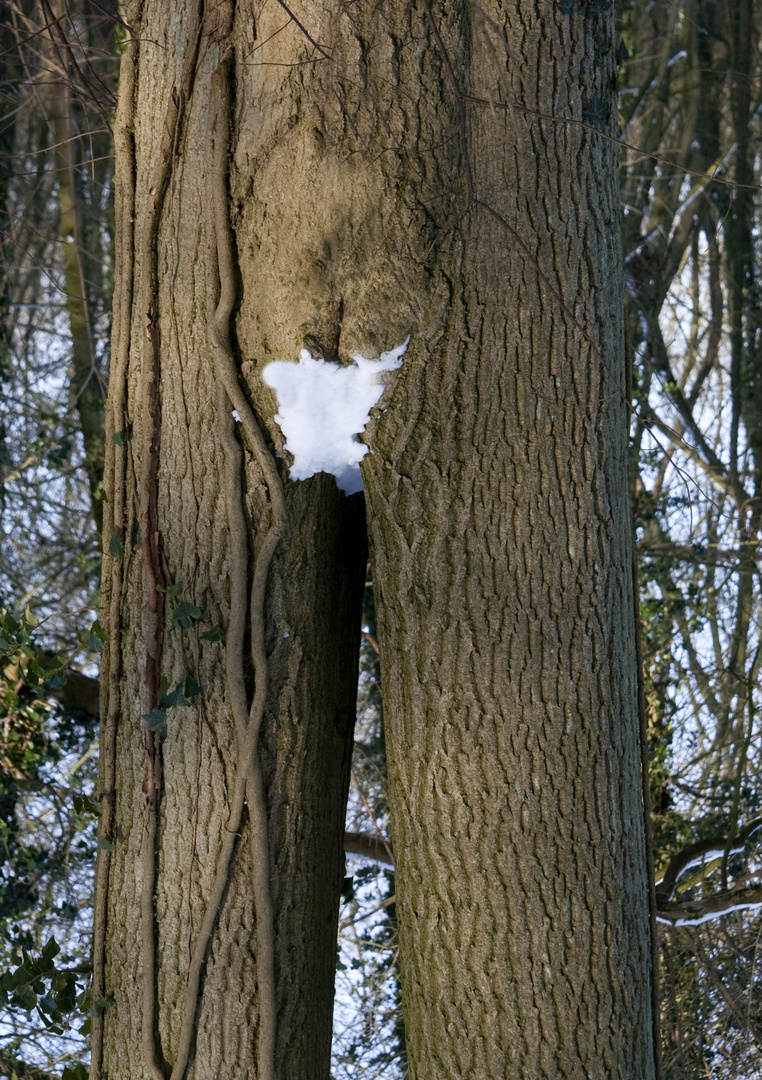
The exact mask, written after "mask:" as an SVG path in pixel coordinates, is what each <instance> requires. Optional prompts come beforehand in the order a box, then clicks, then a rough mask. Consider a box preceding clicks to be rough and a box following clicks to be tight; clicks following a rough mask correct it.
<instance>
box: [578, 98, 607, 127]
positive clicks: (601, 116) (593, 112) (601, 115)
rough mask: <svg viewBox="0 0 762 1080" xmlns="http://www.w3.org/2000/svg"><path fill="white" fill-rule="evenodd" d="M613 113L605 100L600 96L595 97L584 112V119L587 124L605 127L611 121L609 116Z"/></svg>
mask: <svg viewBox="0 0 762 1080" xmlns="http://www.w3.org/2000/svg"><path fill="white" fill-rule="evenodd" d="M610 115H611V109H610V108H609V106H608V105H607V104H606V102H605V101H601V99H600V98H599V97H594V98H593V99H592V100H591V102H590V104H589V105H588V107H587V108H586V109H585V110H584V111H583V113H582V119H583V120H584V121H585V123H586V124H591V125H592V126H593V127H597V128H603V127H605V126H606V125H607V124H608V122H609V116H610Z"/></svg>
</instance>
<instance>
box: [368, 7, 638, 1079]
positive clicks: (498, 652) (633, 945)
mask: <svg viewBox="0 0 762 1080" xmlns="http://www.w3.org/2000/svg"><path fill="white" fill-rule="evenodd" d="M567 7H569V8H572V5H567ZM600 7H601V5H597V8H596V7H595V6H594V5H588V6H583V5H581V4H580V5H578V4H575V5H574V6H573V8H572V10H571V12H570V13H564V11H563V10H562V8H563V5H559V4H553V3H550V2H549V0H548V2H547V3H541V2H538V3H521V4H517V3H504V4H487V3H485V4H484V5H483V7H482V8H481V9H479V8H477V9H476V11H475V15H474V19H473V21H471V23H470V25H469V24H466V23H465V20H464V23H461V24H460V25H458V23H457V22H456V21H455V20H454V19H453V20H452V22H451V23H447V21H446V20H445V18H444V17H443V16H441V15H439V14H437V15H435V16H433V18H431V19H430V20H429V25H428V27H427V30H429V29H430V30H431V32H432V33H433V35H434V40H433V41H432V42H431V45H430V55H431V56H432V59H431V61H430V62H431V63H432V65H434V64H437V63H440V64H441V66H442V67H443V68H444V72H445V74H446V75H447V77H448V78H450V72H452V76H451V80H452V81H451V88H450V93H449V94H448V95H447V96H448V97H450V98H452V96H453V90H454V87H455V83H456V82H457V86H458V88H459V90H460V93H462V94H463V95H467V96H468V100H466V101H463V99H462V98H461V109H460V114H459V116H458V118H457V121H456V124H455V127H456V130H457V133H458V142H457V145H458V147H459V150H460V154H461V157H460V159H459V161H458V171H459V175H460V176H461V177H464V178H465V179H464V181H463V188H462V194H460V195H459V196H457V197H456V199H455V201H456V202H457V203H459V207H460V215H459V216H458V217H457V218H456V219H455V220H453V221H452V223H451V225H450V229H449V231H448V232H446V234H445V235H444V236H442V237H441V239H440V241H439V243H438V245H437V247H436V254H433V255H432V256H430V257H429V264H428V265H429V266H430V267H431V269H430V273H431V278H432V285H431V287H430V289H429V291H428V297H430V298H431V299H430V301H429V303H428V304H427V305H426V307H425V322H424V324H423V325H421V323H420V322H418V323H416V324H414V325H411V326H410V329H411V330H412V332H413V335H414V336H413V342H412V344H411V347H410V350H409V353H408V358H407V359H406V364H405V367H404V369H403V372H402V375H401V378H400V380H399V382H398V384H397V385H396V386H395V389H394V393H393V395H392V397H391V398H390V400H389V401H388V402H387V403H386V404H387V406H388V411H387V413H386V414H385V415H384V417H383V420H382V422H380V423H379V425H378V430H377V432H376V434H375V441H374V444H373V449H374V453H373V454H372V455H371V456H370V457H369V458H368V460H367V465H366V467H365V478H366V488H367V498H368V513H369V522H370V528H371V540H372V559H373V564H374V570H373V576H374V584H375V587H376V598H377V604H378V611H379V630H380V647H381V661H382V672H383V680H384V682H383V685H384V710H385V713H384V715H385V718H386V725H387V747H388V754H389V769H390V801H391V806H392V815H393V842H394V848H395V860H396V865H397V874H398V891H399V908H398V913H399V920H400V938H401V949H402V952H401V964H402V972H403V1001H404V1004H405V1009H406V1013H405V1016H406V1032H407V1038H408V1047H409V1053H410V1058H411V1070H412V1074H413V1075H414V1076H415V1077H416V1080H428V1078H431V1080H434V1078H436V1080H444V1078H447V1080H455V1078H459V1080H460V1078H465V1077H469V1078H479V1080H482V1078H485V1080H486V1078H497V1077H505V1076H516V1077H526V1078H529V1077H532V1078H534V1077H543V1078H545V1077H547V1078H551V1077H552V1078H560V1077H575V1078H577V1077H579V1078H581V1077H585V1078H586V1080H603V1078H613V1077H622V1078H624V1077H628V1078H633V1080H635V1078H640V1077H651V1076H653V1075H654V1046H653V1034H652V1015H651V1011H652V1010H651V989H650V983H651V971H650V938H649V913H648V890H647V870H646V861H645V854H644V819H643V807H642V801H641V787H640V779H639V774H640V762H639V751H638V721H637V705H636V662H635V646H634V615H633V605H632V588H631V576H630V558H631V554H630V552H631V538H630V531H629V510H628V498H627V429H628V413H627V399H626V393H625V379H624V365H623V334H622V324H623V314H622V276H621V254H620V247H619V225H618V198H617V195H618V192H617V183H616V147H615V145H612V143H611V142H607V141H605V140H604V138H603V137H601V135H599V134H597V132H596V130H595V129H596V128H600V129H602V130H603V131H604V132H605V133H606V134H607V135H610V136H613V135H615V134H616V128H615V117H616V103H615V97H614V95H613V94H612V91H611V86H612V81H613V79H614V77H615V72H616V62H615V58H614V50H615V45H616V39H615V37H614V18H613V5H612V9H611V10H607V11H605V12H599V9H600ZM437 26H438V30H436V29H435V27H437ZM438 35H439V36H438ZM437 51H438V53H439V56H438V57H437ZM506 53H507V58H508V59H507V63H506ZM445 54H446V56H445ZM498 57H502V62H500V61H499V60H498ZM474 98H480V99H482V102H483V103H484V104H483V105H482V106H479V105H478V104H476V103H474V102H473V99H474ZM513 100H516V101H518V102H520V103H521V105H522V106H524V107H525V108H526V110H528V111H527V112H526V113H524V112H523V110H522V111H519V110H516V111H512V110H511V109H510V108H508V109H505V108H498V107H497V104H496V103H499V102H501V101H502V102H510V101H513ZM540 115H542V116H544V117H546V118H547V117H571V118H574V120H576V121H577V123H568V124H565V123H559V122H558V121H554V120H549V119H545V120H543V119H541V118H540ZM579 121H583V123H582V124H580V123H579ZM426 258H427V247H426V243H425V241H424V242H423V243H420V245H417V247H416V249H415V250H414V251H413V252H410V253H408V254H407V257H406V260H405V264H406V265H410V263H411V262H412V263H413V264H415V265H417V266H419V267H421V268H423V267H425V266H426ZM437 286H438V287H437ZM416 298H417V299H418V300H419V302H420V303H421V304H422V306H423V302H422V298H421V296H420V293H416ZM437 300H439V303H437Z"/></svg>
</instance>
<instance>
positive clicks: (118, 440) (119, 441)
mask: <svg viewBox="0 0 762 1080" xmlns="http://www.w3.org/2000/svg"><path fill="white" fill-rule="evenodd" d="M111 441H112V443H114V444H115V445H116V446H124V439H123V437H122V433H121V431H115V432H114V434H113V435H112V436H111Z"/></svg>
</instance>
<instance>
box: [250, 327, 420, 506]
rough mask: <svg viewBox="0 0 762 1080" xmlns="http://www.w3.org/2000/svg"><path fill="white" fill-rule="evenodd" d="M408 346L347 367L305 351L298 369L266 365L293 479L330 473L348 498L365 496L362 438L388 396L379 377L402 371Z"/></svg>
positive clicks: (280, 364)
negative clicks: (375, 408)
mask: <svg viewBox="0 0 762 1080" xmlns="http://www.w3.org/2000/svg"><path fill="white" fill-rule="evenodd" d="M409 341H410V337H409V336H408V337H407V338H405V340H404V341H403V343H402V344H401V345H398V346H397V347H396V349H390V350H389V351H388V352H383V353H381V356H380V357H379V359H378V360H368V359H366V358H365V357H364V356H359V355H358V356H354V357H353V360H354V363H353V364H350V365H348V366H346V367H342V365H341V364H336V363H333V362H332V361H329V360H321V359H319V358H315V357H313V356H312V355H311V354H310V353H309V352H308V351H307V350H306V349H302V351H301V355H300V359H299V362H298V363H297V364H293V363H290V362H288V361H280V360H279V361H275V362H274V363H272V364H268V365H267V367H266V368H265V369H264V370H263V372H262V378H263V379H264V380H265V382H266V383H267V385H268V386H271V387H272V388H273V390H275V392H276V394H277V395H278V408H279V409H280V412H278V413H277V414H276V416H275V417H274V419H275V422H276V423H277V424H278V425H279V426H280V429H281V431H282V432H283V434H284V435H285V437H286V443H285V447H286V449H287V450H289V451H290V452H291V453H292V454H293V455H294V464H293V465H292V466H291V471H290V473H289V476H290V477H291V479H292V480H308V479H309V477H310V476H314V475H315V473H319V472H327V473H332V474H333V476H335V477H336V483H337V484H338V486H339V489H340V490H341V491H343V492H344V494H345V495H354V494H355V493H356V492H358V491H362V477H361V475H360V462H361V461H362V459H363V458H364V457H365V455H366V454H367V453H368V451H369V449H370V448H369V447H368V446H366V445H365V444H364V443H361V442H360V439H359V436H360V435H361V434H362V433H363V431H364V430H365V425H366V424H367V423H368V421H369V420H370V410H371V409H372V408H373V406H374V405H376V404H377V403H378V401H379V400H380V399H381V395H382V394H383V392H384V383H383V380H382V378H381V373H382V372H384V371H393V370H394V369H395V368H398V367H401V365H402V357H403V356H404V354H405V350H406V349H407V346H408V342H409Z"/></svg>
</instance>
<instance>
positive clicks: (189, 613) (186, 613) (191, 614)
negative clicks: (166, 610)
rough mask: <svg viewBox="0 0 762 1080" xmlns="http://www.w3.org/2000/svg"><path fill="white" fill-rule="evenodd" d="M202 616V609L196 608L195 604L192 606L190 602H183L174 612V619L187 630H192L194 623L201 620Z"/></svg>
mask: <svg viewBox="0 0 762 1080" xmlns="http://www.w3.org/2000/svg"><path fill="white" fill-rule="evenodd" d="M202 614H203V612H202V610H201V608H200V607H196V605H195V604H191V603H190V602H189V601H188V600H183V602H182V603H181V604H178V605H177V607H176V608H175V610H174V611H173V612H172V618H173V619H174V620H175V622H177V623H179V624H180V626H182V627H183V628H184V629H185V630H190V628H191V627H192V626H193V624H194V622H196V620H197V619H200V618H201V616H202Z"/></svg>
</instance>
